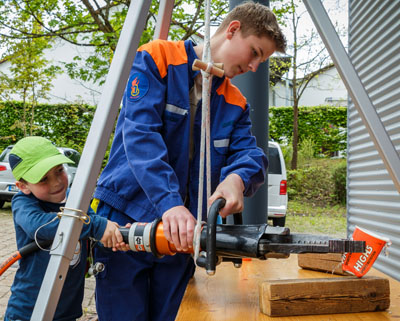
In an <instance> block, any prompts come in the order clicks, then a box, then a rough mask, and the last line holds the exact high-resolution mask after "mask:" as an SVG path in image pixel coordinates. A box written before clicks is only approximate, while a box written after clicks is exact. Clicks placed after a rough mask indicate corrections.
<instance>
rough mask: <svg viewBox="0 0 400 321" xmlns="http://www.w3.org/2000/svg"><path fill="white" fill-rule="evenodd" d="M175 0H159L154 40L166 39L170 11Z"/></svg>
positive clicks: (170, 15) (169, 22)
mask: <svg viewBox="0 0 400 321" xmlns="http://www.w3.org/2000/svg"><path fill="white" fill-rule="evenodd" d="M174 2H175V0H161V1H160V7H159V9H158V16H157V25H156V30H155V31H154V39H163V40H167V39H168V32H169V26H170V24H171V17H172V10H173V9H174Z"/></svg>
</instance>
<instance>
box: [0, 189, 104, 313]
mask: <svg viewBox="0 0 400 321" xmlns="http://www.w3.org/2000/svg"><path fill="white" fill-rule="evenodd" d="M11 206H12V212H13V219H14V226H15V236H16V239H17V247H18V249H21V248H22V247H24V246H25V245H27V244H29V243H31V242H33V241H34V238H35V232H36V231H37V234H36V238H37V239H38V240H53V239H54V235H55V234H56V231H57V228H58V223H59V220H58V219H55V220H54V221H52V220H53V219H54V218H55V217H56V213H57V212H59V211H60V206H65V204H64V203H59V204H56V203H49V202H44V201H40V200H39V199H37V198H36V197H35V196H33V195H32V194H30V195H25V194H23V193H22V192H19V193H17V194H16V195H15V196H14V197H13V199H12V204H11ZM89 213H90V212H89ZM91 213H92V214H93V211H91ZM90 217H91V223H90V224H89V225H83V227H82V232H81V235H80V240H81V241H80V242H79V246H80V248H77V251H76V255H74V258H73V259H72V260H71V262H70V266H69V269H68V273H67V275H66V279H65V282H64V286H63V289H62V291H61V295H60V299H59V301H58V305H57V309H56V311H55V314H54V318H53V320H57V321H70V320H75V319H77V318H79V317H80V316H81V315H82V300H83V294H84V282H85V269H86V258H87V244H86V242H87V241H86V240H87V239H88V237H93V238H95V239H101V238H102V236H103V234H104V230H105V228H106V225H107V220H106V219H105V218H103V217H100V216H98V215H91V216H90ZM49 222H51V223H49ZM47 223H48V224H47ZM55 246H56V245H55ZM49 260H50V254H49V251H48V250H47V251H43V250H38V251H36V252H34V253H32V254H30V255H28V256H26V257H24V258H22V259H21V260H19V261H18V262H19V267H18V270H17V272H16V273H15V277H14V282H13V285H12V286H11V296H10V299H9V301H8V306H7V310H6V314H5V318H6V320H22V321H28V320H30V319H31V314H32V312H33V308H34V306H35V303H36V299H37V297H38V294H39V290H40V287H41V284H42V281H43V278H44V275H45V273H46V269H47V265H48V263H49Z"/></svg>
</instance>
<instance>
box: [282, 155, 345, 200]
mask: <svg viewBox="0 0 400 321" xmlns="http://www.w3.org/2000/svg"><path fill="white" fill-rule="evenodd" d="M287 175H288V179H287V182H288V196H289V199H290V200H294V201H299V202H303V203H308V204H311V205H313V206H327V205H335V204H341V205H343V204H345V203H346V160H345V159H315V158H314V159H313V160H312V161H310V162H309V163H308V165H307V166H304V167H303V168H298V169H296V170H288V171H287Z"/></svg>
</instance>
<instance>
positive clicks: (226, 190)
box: [95, 2, 286, 321]
mask: <svg viewBox="0 0 400 321" xmlns="http://www.w3.org/2000/svg"><path fill="white" fill-rule="evenodd" d="M285 46H286V41H285V37H284V36H283V34H282V32H281V30H280V28H279V26H278V24H277V21H276V18H275V16H274V14H273V13H272V12H271V11H270V10H269V9H268V8H267V7H265V6H263V5H260V4H256V3H253V2H248V3H245V4H242V5H240V6H237V7H236V8H235V9H234V10H232V11H231V12H230V13H229V14H228V16H227V18H226V19H225V20H224V21H223V23H222V24H221V26H220V27H219V29H218V30H217V32H216V33H215V35H214V36H213V37H212V39H211V56H212V59H213V60H214V62H220V63H223V64H224V70H225V77H223V78H217V77H214V78H213V83H212V89H211V106H210V113H211V155H210V156H211V166H212V168H211V188H212V192H213V194H212V196H211V198H210V199H209V200H206V199H205V200H204V204H203V213H205V211H206V205H207V204H206V203H207V201H208V202H209V203H212V202H213V201H214V200H216V199H217V198H221V197H223V198H225V200H226V205H225V207H224V208H223V209H222V210H221V212H220V215H221V216H222V217H226V216H227V215H229V214H231V213H237V212H241V211H242V209H243V196H244V195H245V196H251V195H252V194H253V193H254V192H255V191H256V190H257V188H258V187H259V186H260V185H261V184H262V183H263V182H264V175H265V167H266V166H267V159H266V157H265V155H264V153H263V151H262V150H261V149H260V148H258V147H257V145H256V140H255V138H254V137H253V136H252V135H251V131H250V127H251V124H250V118H249V110H250V108H249V106H248V104H247V102H246V99H245V98H244V97H243V96H242V94H241V93H240V91H239V90H238V89H237V88H236V87H235V86H233V85H232V84H231V82H230V78H233V77H235V76H236V75H238V74H242V73H245V72H247V71H253V72H254V71H256V70H257V68H258V66H259V65H260V64H261V63H262V62H264V61H266V60H267V59H268V57H269V56H271V55H272V53H273V52H274V51H281V52H284V50H285ZM202 52H203V45H196V44H194V43H193V42H192V41H179V42H172V41H163V40H156V41H153V42H150V43H148V44H145V45H143V46H142V47H140V48H139V50H138V52H137V54H136V58H135V61H134V64H133V66H132V67H131V73H130V78H129V81H128V85H127V88H126V91H125V95H124V98H123V108H122V110H121V113H120V116H119V119H118V123H117V127H116V130H115V137H114V142H113V145H112V148H111V153H110V158H109V161H108V164H107V165H106V167H105V169H104V171H103V172H102V174H101V176H100V179H99V181H98V186H97V189H96V192H95V198H97V199H99V200H100V202H99V206H98V210H97V213H98V214H99V215H101V216H103V217H107V218H108V219H111V220H113V221H116V222H118V223H119V224H120V225H125V224H126V223H131V222H135V221H138V222H150V221H153V220H154V219H157V218H162V221H163V225H164V232H165V236H166V238H167V239H168V241H170V242H173V243H174V245H175V247H176V248H177V249H178V250H179V249H184V250H186V249H187V248H188V247H191V246H192V244H193V231H194V227H195V223H196V218H195V217H197V195H198V188H199V186H198V185H199V184H198V180H199V179H198V178H199V159H200V151H199V145H200V127H201V124H200V122H201V101H200V99H201V83H202V79H201V74H200V73H199V72H198V71H193V70H192V64H193V61H194V59H197V58H198V57H200V58H201V57H202ZM266 90H267V88H266ZM201 188H202V187H201ZM200 219H201V218H200ZM95 260H96V261H99V262H102V263H104V264H105V270H104V272H102V273H99V274H97V276H96V306H97V312H98V316H99V319H100V320H105V321H110V320H113V321H117V320H118V321H124V320H159V321H166V320H174V319H175V316H176V314H177V311H178V308H179V305H180V302H181V300H182V297H183V294H184V292H185V289H186V286H187V283H188V281H189V279H190V277H191V276H192V275H193V272H194V263H193V259H192V257H191V256H190V255H188V254H176V255H174V256H170V257H164V258H156V257H154V256H153V255H152V254H148V253H142V252H141V253H134V252H126V253H105V252H102V251H100V250H99V251H96V253H95Z"/></svg>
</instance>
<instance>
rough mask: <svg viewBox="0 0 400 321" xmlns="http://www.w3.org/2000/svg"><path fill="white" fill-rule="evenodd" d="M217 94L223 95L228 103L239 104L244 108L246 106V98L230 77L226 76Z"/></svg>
mask: <svg viewBox="0 0 400 321" xmlns="http://www.w3.org/2000/svg"><path fill="white" fill-rule="evenodd" d="M217 94H218V95H223V96H224V97H225V101H226V102H227V103H228V104H232V105H238V106H240V107H241V108H242V109H243V110H244V109H245V108H246V102H247V101H246V98H244V96H243V95H242V93H241V92H240V90H239V89H238V88H237V87H236V86H235V85H233V84H232V83H231V81H230V80H229V79H228V78H225V80H224V82H223V83H222V85H221V86H219V88H218V89H217Z"/></svg>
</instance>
